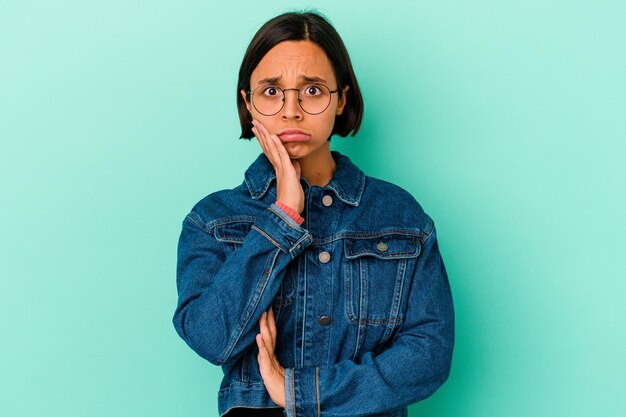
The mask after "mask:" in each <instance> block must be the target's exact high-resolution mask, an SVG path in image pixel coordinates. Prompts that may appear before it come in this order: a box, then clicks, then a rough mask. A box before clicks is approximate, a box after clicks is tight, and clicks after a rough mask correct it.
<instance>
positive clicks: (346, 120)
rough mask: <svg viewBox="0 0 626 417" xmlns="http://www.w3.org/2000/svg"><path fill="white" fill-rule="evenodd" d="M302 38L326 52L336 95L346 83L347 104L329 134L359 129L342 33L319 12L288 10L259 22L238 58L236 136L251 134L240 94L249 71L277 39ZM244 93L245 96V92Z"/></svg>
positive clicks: (359, 108) (356, 94)
mask: <svg viewBox="0 0 626 417" xmlns="http://www.w3.org/2000/svg"><path fill="white" fill-rule="evenodd" d="M304 40H308V41H312V42H315V43H316V44H317V45H319V46H320V47H321V48H322V49H323V50H324V52H326V55H327V56H328V58H329V60H330V62H331V65H332V67H333V71H334V73H335V78H336V79H337V89H338V90H339V92H338V96H339V98H341V95H342V93H343V91H342V89H343V87H344V86H346V85H347V86H349V89H348V91H347V92H346V99H347V101H346V106H345V108H344V111H343V112H342V114H340V115H338V116H336V117H335V125H334V127H333V131H332V132H331V136H332V135H333V134H337V135H339V136H344V137H345V136H348V134H350V133H352V136H354V135H356V133H357V132H358V131H359V128H360V127H361V119H362V118H363V97H362V96H361V90H360V89H359V84H358V83H357V81H356V75H355V74H354V70H353V69H352V62H350V56H349V55H348V51H347V50H346V47H345V45H344V43H343V41H342V40H341V37H340V36H339V34H338V33H337V31H336V30H335V28H334V27H333V26H332V25H331V24H330V23H329V22H328V20H326V18H324V16H322V15H321V14H319V12H311V11H306V12H288V13H284V14H281V15H279V16H276V17H274V18H273V19H271V20H269V21H267V22H266V23H265V24H264V25H263V26H261V28H260V29H259V30H258V31H257V33H256V34H255V35H254V37H253V38H252V40H251V41H250V45H248V49H247V50H246V53H245V55H244V57H243V61H242V62H241V67H240V68H239V81H238V83H237V110H238V111H239V121H240V123H241V136H240V137H239V138H246V139H251V138H252V137H253V136H254V133H253V132H252V115H251V114H250V112H249V111H248V108H247V107H246V101H245V100H244V98H243V97H242V96H241V90H243V91H246V92H247V91H250V76H251V75H252V72H253V71H254V69H255V68H256V67H257V65H258V64H259V62H261V59H263V57H264V56H265V54H267V53H268V52H269V50H270V49H272V48H273V47H274V46H276V45H277V44H278V43H280V42H283V41H304ZM246 96H248V94H247V93H246ZM329 139H330V138H329Z"/></svg>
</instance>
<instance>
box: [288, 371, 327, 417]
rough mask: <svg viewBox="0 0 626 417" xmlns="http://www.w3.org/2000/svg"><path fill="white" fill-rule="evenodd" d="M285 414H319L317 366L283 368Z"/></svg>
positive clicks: (293, 415) (290, 416)
mask: <svg viewBox="0 0 626 417" xmlns="http://www.w3.org/2000/svg"><path fill="white" fill-rule="evenodd" d="M285 415H286V416H287V417H296V416H317V417H319V416H320V415H321V414H320V400H319V368H317V367H305V368H288V369H285Z"/></svg>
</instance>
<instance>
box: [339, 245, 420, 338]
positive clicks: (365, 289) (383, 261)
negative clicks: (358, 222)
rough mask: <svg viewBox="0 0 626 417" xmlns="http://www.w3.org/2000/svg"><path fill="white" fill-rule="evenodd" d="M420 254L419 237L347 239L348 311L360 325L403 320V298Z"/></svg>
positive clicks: (377, 324)
mask: <svg viewBox="0 0 626 417" xmlns="http://www.w3.org/2000/svg"><path fill="white" fill-rule="evenodd" d="M419 253H420V243H419V239H418V236H416V235H411V234H404V233H392V234H384V235H378V236H375V237H370V236H368V237H360V236H353V237H348V238H346V239H344V257H345V262H344V285H345V290H346V291H345V294H346V313H347V316H348V318H349V319H350V321H352V322H355V323H358V324H359V325H363V324H365V325H368V326H387V327H395V326H397V325H399V324H401V323H402V320H403V313H402V308H401V305H402V299H403V295H404V293H405V292H406V291H407V288H406V287H407V282H408V278H410V277H409V275H410V274H411V272H412V271H413V267H414V264H415V259H416V258H417V257H418V255H419Z"/></svg>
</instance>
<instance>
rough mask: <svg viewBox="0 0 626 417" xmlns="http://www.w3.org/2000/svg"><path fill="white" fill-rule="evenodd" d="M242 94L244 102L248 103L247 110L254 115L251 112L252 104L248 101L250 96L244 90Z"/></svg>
mask: <svg viewBox="0 0 626 417" xmlns="http://www.w3.org/2000/svg"><path fill="white" fill-rule="evenodd" d="M240 93H241V97H243V101H244V102H245V103H246V108H247V109H248V111H249V112H250V113H252V111H251V110H250V102H249V101H248V99H247V96H248V95H247V94H246V92H245V91H244V90H241V91H240Z"/></svg>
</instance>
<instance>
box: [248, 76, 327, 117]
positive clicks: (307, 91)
mask: <svg viewBox="0 0 626 417" xmlns="http://www.w3.org/2000/svg"><path fill="white" fill-rule="evenodd" d="M291 90H293V91H294V93H298V99H299V100H298V101H299V102H300V107H301V108H302V110H304V111H305V112H307V113H309V114H319V113H322V112H323V111H324V110H326V108H327V107H328V105H329V104H330V98H331V93H330V90H329V89H328V87H326V86H325V85H317V84H309V85H306V86H304V87H302V88H300V89H298V90H296V89H290V88H289V89H287V90H286V91H291ZM252 104H253V105H254V108H255V109H257V111H258V112H259V113H261V114H263V115H265V116H272V115H274V114H277V113H278V112H280V111H281V110H282V108H283V106H284V104H285V91H283V90H282V89H281V88H279V87H276V86H272V85H270V86H261V87H258V88H257V89H256V90H254V92H253V95H252Z"/></svg>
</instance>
